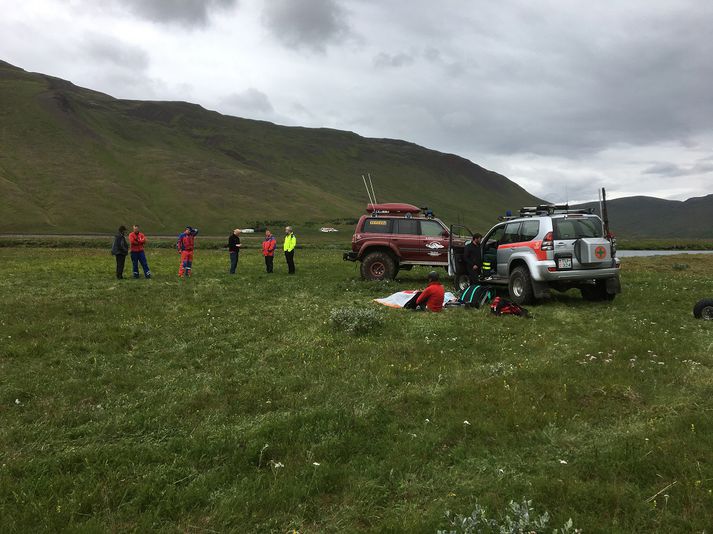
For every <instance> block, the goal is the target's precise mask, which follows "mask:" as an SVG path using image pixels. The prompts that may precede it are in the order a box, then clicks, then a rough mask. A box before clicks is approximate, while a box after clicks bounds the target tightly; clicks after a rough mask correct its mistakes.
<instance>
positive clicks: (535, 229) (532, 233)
mask: <svg viewBox="0 0 713 534" xmlns="http://www.w3.org/2000/svg"><path fill="white" fill-rule="evenodd" d="M539 233H540V221H523V223H522V226H521V227H520V238H519V240H518V241H532V240H533V239H535V238H536V237H537V234H539Z"/></svg>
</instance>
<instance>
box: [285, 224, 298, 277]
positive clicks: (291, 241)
mask: <svg viewBox="0 0 713 534" xmlns="http://www.w3.org/2000/svg"><path fill="white" fill-rule="evenodd" d="M295 246H297V238H296V237H295V233H294V232H293V231H292V227H291V226H286V227H285V243H284V244H283V245H282V248H283V250H284V251H285V260H286V261H287V272H288V274H295Z"/></svg>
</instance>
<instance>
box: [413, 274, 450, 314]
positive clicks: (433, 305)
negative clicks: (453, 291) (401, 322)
mask: <svg viewBox="0 0 713 534" xmlns="http://www.w3.org/2000/svg"><path fill="white" fill-rule="evenodd" d="M445 294H446V290H445V289H444V288H443V284H441V282H439V281H438V273H437V272H436V271H431V272H430V273H428V285H427V286H426V289H424V290H423V291H422V292H421V294H420V295H419V296H418V298H417V299H416V306H419V307H421V308H423V307H424V306H425V307H426V308H427V309H428V310H429V311H432V312H439V311H441V310H442V309H443V297H444V296H445Z"/></svg>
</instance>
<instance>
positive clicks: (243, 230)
mask: <svg viewBox="0 0 713 534" xmlns="http://www.w3.org/2000/svg"><path fill="white" fill-rule="evenodd" d="M240 231H241V232H242V233H244V234H254V233H255V230H254V229H253V228H243V229H242V230H240Z"/></svg>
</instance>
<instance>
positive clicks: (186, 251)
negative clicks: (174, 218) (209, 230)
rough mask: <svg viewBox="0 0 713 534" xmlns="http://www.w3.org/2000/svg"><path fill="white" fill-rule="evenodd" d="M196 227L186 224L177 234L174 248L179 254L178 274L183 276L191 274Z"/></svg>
mask: <svg viewBox="0 0 713 534" xmlns="http://www.w3.org/2000/svg"><path fill="white" fill-rule="evenodd" d="M197 234H198V228H193V227H192V226H186V230H185V231H184V232H182V233H180V234H178V241H176V248H177V249H178V252H179V254H180V255H181V265H180V267H179V268H178V276H180V277H181V278H183V275H184V274H185V275H186V276H191V268H192V267H193V249H195V244H196V235H197Z"/></svg>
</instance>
